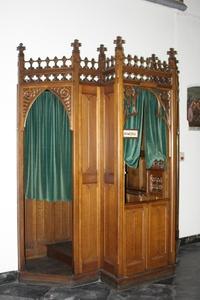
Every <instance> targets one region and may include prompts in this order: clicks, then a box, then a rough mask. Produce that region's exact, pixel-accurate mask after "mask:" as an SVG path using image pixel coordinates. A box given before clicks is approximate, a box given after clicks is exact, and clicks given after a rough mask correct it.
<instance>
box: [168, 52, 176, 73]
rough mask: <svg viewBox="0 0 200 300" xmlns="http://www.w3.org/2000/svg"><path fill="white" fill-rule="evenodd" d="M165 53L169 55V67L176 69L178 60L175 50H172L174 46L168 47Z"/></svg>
mask: <svg viewBox="0 0 200 300" xmlns="http://www.w3.org/2000/svg"><path fill="white" fill-rule="evenodd" d="M167 54H168V55H169V58H168V63H169V66H170V68H173V69H174V68H175V69H177V63H178V60H177V59H176V54H177V52H176V51H175V50H174V48H170V49H169V51H168V52H167Z"/></svg>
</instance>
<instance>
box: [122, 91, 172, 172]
mask: <svg viewBox="0 0 200 300" xmlns="http://www.w3.org/2000/svg"><path fill="white" fill-rule="evenodd" d="M136 93H137V100H136V114H135V115H134V114H132V113H133V111H134V106H133V101H132V99H131V97H132V96H130V97H125V99H124V106H125V111H126V114H125V117H126V120H125V125H124V129H137V130H138V138H137V139H136V138H124V161H125V163H126V164H127V165H128V166H129V167H132V168H137V167H138V162H139V158H140V151H141V143H142V131H143V124H144V145H145V161H146V167H147V169H149V168H151V167H152V164H153V162H154V161H155V160H158V161H159V160H162V161H165V160H166V148H167V145H166V143H167V138H166V124H165V121H164V110H163V109H162V108H161V109H160V112H159V111H158V102H157V98H156V96H155V95H154V94H153V93H152V92H150V91H148V90H144V89H140V88H137V89H136ZM130 103H131V105H130Z"/></svg>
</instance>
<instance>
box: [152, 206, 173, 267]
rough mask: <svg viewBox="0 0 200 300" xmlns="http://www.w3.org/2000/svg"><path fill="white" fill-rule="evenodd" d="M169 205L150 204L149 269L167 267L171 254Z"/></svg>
mask: <svg viewBox="0 0 200 300" xmlns="http://www.w3.org/2000/svg"><path fill="white" fill-rule="evenodd" d="M168 227H169V204H168V201H158V202H155V203H151V204H149V217H148V252H147V268H148V269H153V268H159V267H163V266H165V265H167V263H168V252H169V241H168V240H169V238H168V234H169V228H168Z"/></svg>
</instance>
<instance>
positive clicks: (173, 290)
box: [0, 243, 200, 300]
mask: <svg viewBox="0 0 200 300" xmlns="http://www.w3.org/2000/svg"><path fill="white" fill-rule="evenodd" d="M15 278H16V274H15V273H9V275H6V274H2V275H1V274H0V299H1V300H4V299H5V300H19V299H27V300H28V299H38V300H40V299H44V300H45V299H46V300H47V299H49V300H50V299H51V300H52V299H55V300H64V299H65V300H106V299H107V300H173V299H177V300H200V243H194V244H189V245H184V246H182V247H181V248H180V254H179V257H178V263H177V269H176V275H175V276H174V277H173V278H169V279H168V280H164V281H160V282H154V283H153V284H148V285H143V286H137V287H133V288H128V289H126V290H115V289H114V288H112V287H109V286H108V285H106V284H105V283H102V282H95V283H91V284H87V285H82V286H63V285H62V286H61V285H59V286H54V287H50V286H47V285H39V284H38V285H35V284H34V285H33V284H25V283H19V282H17V281H16V280H15Z"/></svg>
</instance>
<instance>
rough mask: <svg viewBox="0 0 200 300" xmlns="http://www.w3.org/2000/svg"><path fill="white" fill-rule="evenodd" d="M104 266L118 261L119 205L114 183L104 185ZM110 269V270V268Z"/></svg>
mask: <svg viewBox="0 0 200 300" xmlns="http://www.w3.org/2000/svg"><path fill="white" fill-rule="evenodd" d="M103 259H104V262H105V264H104V268H105V269H106V270H107V265H110V267H109V269H110V268H111V266H114V268H113V272H114V269H115V266H116V262H117V207H116V198H115V187H114V185H113V184H106V185H105V186H104V257H103ZM108 271H109V270H108Z"/></svg>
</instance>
